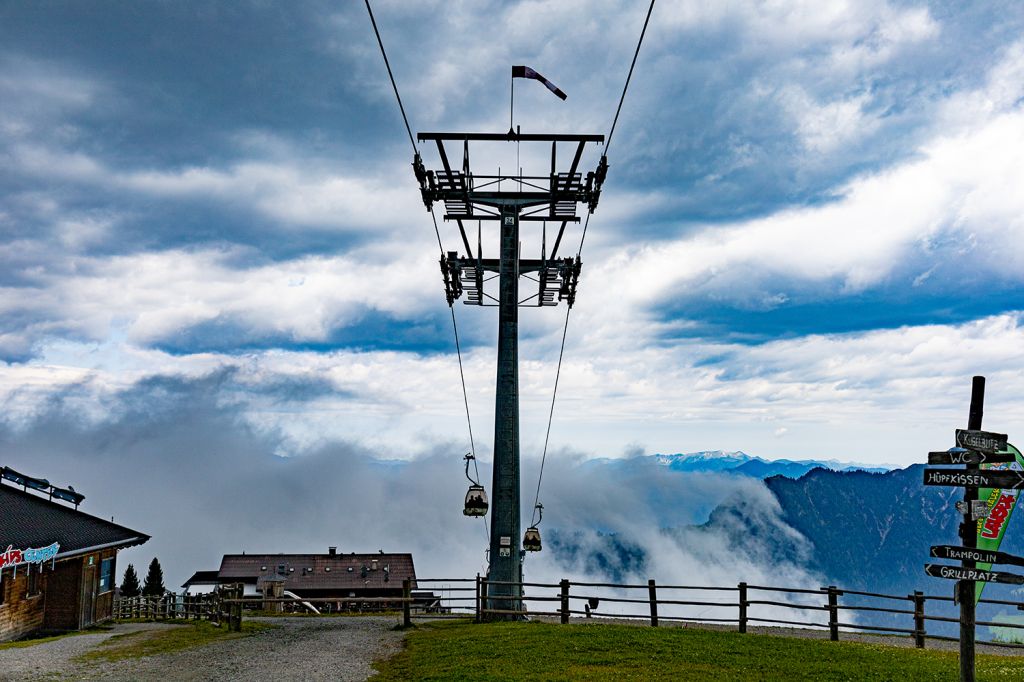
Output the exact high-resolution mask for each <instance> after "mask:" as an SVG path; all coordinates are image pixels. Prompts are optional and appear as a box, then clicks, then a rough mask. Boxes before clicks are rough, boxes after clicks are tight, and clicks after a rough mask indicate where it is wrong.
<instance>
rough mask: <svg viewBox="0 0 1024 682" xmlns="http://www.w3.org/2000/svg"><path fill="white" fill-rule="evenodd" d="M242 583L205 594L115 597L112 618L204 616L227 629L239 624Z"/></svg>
mask: <svg viewBox="0 0 1024 682" xmlns="http://www.w3.org/2000/svg"><path fill="white" fill-rule="evenodd" d="M241 597H242V585H240V584H234V585H223V586H221V587H218V588H217V589H216V590H214V591H213V592H210V593H208V594H175V593H174V592H167V593H165V594H162V595H160V596H146V595H142V596H138V597H118V598H117V599H115V600H114V610H113V614H114V618H116V619H118V620H127V619H133V618H135V619H145V620H208V621H210V622H212V623H214V624H216V625H217V626H221V625H227V627H228V629H229V630H235V631H238V630H241V628H242V607H241V603H240V602H241Z"/></svg>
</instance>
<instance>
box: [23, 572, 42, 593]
mask: <svg viewBox="0 0 1024 682" xmlns="http://www.w3.org/2000/svg"><path fill="white" fill-rule="evenodd" d="M42 572H43V567H42V565H37V566H35V567H34V568H33V566H32V564H29V565H28V589H26V590H25V596H26V597H31V596H33V595H36V594H39V574H40V573H42Z"/></svg>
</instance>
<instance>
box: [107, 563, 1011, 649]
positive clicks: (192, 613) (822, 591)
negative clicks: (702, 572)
mask: <svg viewBox="0 0 1024 682" xmlns="http://www.w3.org/2000/svg"><path fill="white" fill-rule="evenodd" d="M415 583H416V586H417V588H419V589H421V590H429V591H430V594H433V595H434V597H435V598H427V597H425V595H423V594H419V595H416V596H414V593H413V591H412V586H413V581H411V580H408V579H406V580H403V581H402V596H401V597H345V598H340V597H313V598H304V597H300V598H293V597H282V598H276V599H275V598H263V597H248V598H247V597H244V596H243V592H242V586H241V585H231V586H222V587H220V588H218V590H216V591H215V592H212V593H210V594H204V595H175V594H173V593H168V594H167V595H164V596H162V597H134V598H120V599H118V600H116V601H115V602H114V616H115V618H119V619H124V618H146V619H152V620H161V619H206V620H210V621H213V622H215V623H217V624H218V625H220V624H227V625H228V627H229V628H231V629H235V630H237V629H240V628H241V621H242V610H243V608H245V607H252V608H265V607H266V604H268V603H281V604H296V605H297V604H301V603H303V602H305V603H312V604H325V603H330V604H354V605H357V606H358V607H360V608H365V607H368V608H370V609H371V610H377V609H380V608H381V607H392V608H399V607H400V608H401V609H402V622H403V624H404V625H405V626H409V625H411V624H412V621H413V619H430V620H434V619H440V618H467V617H471V618H473V619H474V620H475V621H477V622H481V621H485V620H489V619H492V618H494V617H505V616H524V617H525V616H542V617H548V618H557V619H558V621H559V622H560V623H569V622H571V621H572V619H573V618H576V619H577V620H579V618H580V617H583V618H612V619H624V620H635V621H638V622H646V623H649V624H650V625H651V626H654V627H658V626H659V625H660V624H661V623H663V622H666V623H668V622H682V623H709V624H712V623H713V624H720V625H727V626H728V625H735V627H736V629H737V631H738V632H740V633H745V632H747V630H748V627H750V626H752V625H781V626H794V627H799V628H811V629H821V630H822V631H826V630H827V631H828V636H829V639H831V640H833V641H838V640H839V639H840V636H841V633H843V632H870V633H875V634H887V635H896V636H900V635H904V636H908V637H910V638H912V639H913V641H914V644H915V645H916V646H917V647H918V648H924V647H925V643H926V641H927V640H928V639H933V640H949V641H957V638H956V637H951V636H945V635H941V634H937V633H929V632H928V630H927V624H928V622H929V621H931V622H933V623H935V622H938V623H958V622H959V619H958V618H956V617H954V616H943V615H939V613H936V611H935V610H934V607H933V610H931V611H930V612H929V611H928V609H927V606H928V603H929V602H931V603H933V604H936V605H946V606H952V604H953V599H952V598H951V597H939V596H934V595H926V594H924V593H922V592H914V593H913V594H909V595H905V596H904V595H891V594H880V593H876V592H864V591H860V590H844V589H840V588H838V587H836V586H834V585H830V586H828V587H821V588H819V589H807V588H794V587H777V586H767V585H750V584H748V583H745V582H741V583H739V584H737V585H736V586H731V585H730V586H708V585H659V584H657V582H656V581H654V580H648V581H647V582H646V583H640V584H623V583H602V582H580V581H571V580H568V579H564V580H560V581H559V582H557V583H540V582H522V583H519V582H500V581H488V580H486V579H485V578H483V577H481V576H479V575H478V576H476V577H475V578H419V579H417V580H416V581H415ZM492 587H499V588H509V587H519V588H520V589H521V590H522V591H523V597H522V602H523V605H524V608H523V609H522V610H510V609H502V608H496V607H492V606H490V605H489V604H488V601H489V600H488V598H487V594H488V591H489V590H490V589H491V588H492ZM602 590H603V591H602ZM502 591H504V590H502ZM438 592H439V593H440V594H436V593H438ZM634 595H636V596H634ZM707 595H715V598H711V597H710V596H707ZM844 598H845V602H844ZM491 600H493V601H496V602H501V601H503V600H504V601H505V602H507V601H509V598H508V597H502V596H495V597H492V598H491ZM979 603H980V604H989V605H1000V606H1012V607H1014V608H1016V609H1017V610H1019V611H1024V602H1017V601H1005V600H999V599H982V600H981V601H980V602H979ZM549 606H551V607H554V608H548V607H549ZM698 609H699V610H698ZM808 613H809V614H812V615H811V616H806V615H802V614H808ZM858 613H859V614H884V615H885V616H887V617H888V618H889V620H890V621H898V620H905V621H906V625H907V627H899V626H894V625H891V624H886V625H880V624H878V623H868V622H854V620H855V619H851V618H849V617H844V615H843V614H858ZM950 613H952V610H950ZM789 614H793V615H789ZM813 614H820V615H822V616H825V618H820V619H814V617H813ZM783 616H786V617H783ZM977 625H980V626H990V627H1000V628H1007V629H1010V630H1024V623H1021V624H1018V623H1011V622H993V621H981V620H979V621H978V622H977ZM978 643H979V644H988V645H991V646H1004V647H1015V648H1024V633H1022V635H1021V641H1020V642H1005V641H991V640H990V641H981V640H979V641H978Z"/></svg>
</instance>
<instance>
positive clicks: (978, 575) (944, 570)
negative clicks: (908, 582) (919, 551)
mask: <svg viewBox="0 0 1024 682" xmlns="http://www.w3.org/2000/svg"><path fill="white" fill-rule="evenodd" d="M964 561H968V559H964ZM970 561H973V559H970ZM924 572H925V573H927V574H928V575H930V576H932V577H933V578H946V579H948V580H963V581H972V582H973V581H978V580H980V581H982V582H986V583H1009V584H1010V585H1024V575H1017V574H1016V573H1003V572H1002V571H983V570H981V569H978V568H966V567H960V566H945V565H943V564H925V565H924ZM972 587H973V585H972ZM970 601H971V603H972V604H973V603H974V599H973V596H972V598H971V600H970Z"/></svg>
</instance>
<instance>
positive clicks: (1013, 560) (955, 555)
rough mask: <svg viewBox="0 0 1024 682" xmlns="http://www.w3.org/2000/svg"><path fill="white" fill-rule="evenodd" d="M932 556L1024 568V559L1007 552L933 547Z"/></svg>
mask: <svg viewBox="0 0 1024 682" xmlns="http://www.w3.org/2000/svg"><path fill="white" fill-rule="evenodd" d="M931 554H932V556H933V557H935V558H936V559H955V560H957V561H975V562H977V563H979V564H1014V565H1016V566H1024V557H1019V556H1014V555H1013V554H1007V553H1006V552H993V551H990V550H986V549H974V548H973V547H957V546H956V545H933V546H932V548H931ZM929 575H931V574H929Z"/></svg>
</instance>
